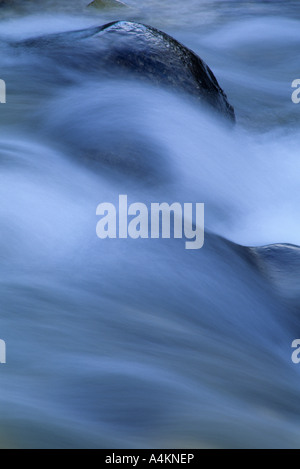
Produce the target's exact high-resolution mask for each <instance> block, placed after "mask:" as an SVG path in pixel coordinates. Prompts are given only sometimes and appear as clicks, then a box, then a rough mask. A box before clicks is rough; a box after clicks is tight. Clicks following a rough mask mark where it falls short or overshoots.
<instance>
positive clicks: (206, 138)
mask: <svg viewBox="0 0 300 469" xmlns="http://www.w3.org/2000/svg"><path fill="white" fill-rule="evenodd" d="M12 3H13V2H12ZM16 3H17V4H16V5H14V4H13V5H12V7H11V8H8V9H1V10H0V13H1V15H2V16H1V20H0V36H1V50H0V64H1V66H0V78H2V79H4V80H5V81H6V84H7V104H5V105H4V104H1V105H0V124H1V135H0V168H1V172H0V180H1V184H0V196H1V205H0V227H1V231H0V233H1V234H0V295H1V296H0V298H1V300H0V338H2V339H4V340H5V341H6V345H7V363H6V364H5V365H0V382H1V387H0V408H1V419H0V445H1V446H2V447H25V448H32V447H34V448H47V447H58V448H66V447H68V448H69V447H72V448H76V447H83V448H88V447H92V448H118V447H122V448H148V447H149V448H167V447H169V448H171V447H172V448H174V447H178V448H179V447H189V448H197V447H225V448H226V447H235V448H240V447H284V448H290V447H299V446H300V427H299V424H300V404H299V399H298V394H299V392H300V368H298V367H297V365H295V364H293V363H292V361H291V352H292V350H291V342H292V340H293V339H295V338H298V337H299V335H300V323H299V320H298V311H299V281H298V280H297V276H298V275H299V268H297V264H296V266H295V265H294V264H293V263H294V262H297V256H298V252H297V249H294V251H295V253H293V252H294V251H293V250H292V256H291V257H290V258H288V260H289V262H288V261H287V260H286V258H284V259H283V260H282V261H281V260H280V259H279V260H278V262H279V267H278V266H277V267H276V275H277V277H276V279H277V280H276V282H275V283H274V282H272V279H270V278H269V276H267V275H265V274H264V273H262V270H261V269H260V270H259V269H257V268H256V266H255V265H254V263H253V262H252V261H251V259H250V258H249V252H248V251H246V250H245V249H242V248H240V247H239V246H237V245H242V246H263V245H266V244H271V243H290V244H294V245H299V244H300V218H299V206H300V192H299V174H300V160H299V145H300V133H299V128H298V125H297V122H298V119H299V114H300V105H299V107H298V106H297V105H295V104H293V103H292V101H291V92H292V89H291V83H292V81H293V80H294V79H296V78H300V68H299V67H300V66H299V67H298V63H300V62H299V60H298V59H299V46H300V8H299V2H297V1H285V2H277V1H265V2H262V1H227V2H225V1H211V2H206V1H200V0H197V1H196V0H185V1H184V2H182V1H178V0H176V1H175V0H172V1H171V0H164V1H161V0H160V1H157V0H155V1H154V0H151V1H146V0H139V1H135V0H130V1H129V0H128V2H127V5H128V8H125V7H124V8H120V9H113V10H94V9H92V8H86V4H87V3H88V2H85V1H75V0H74V1H73V2H70V1H59V2H58V1H48V2H46V1H44V2H39V1H36V2H35V1H31V2H23V3H22V2H19V3H18V2H16ZM117 19H131V20H134V21H138V22H143V23H146V24H150V25H152V26H155V27H157V28H159V29H162V30H163V31H165V32H167V33H169V34H170V35H172V36H173V37H175V38H176V39H177V40H179V41H180V42H182V43H183V44H185V45H186V46H188V47H189V48H191V49H192V50H194V51H195V52H196V53H197V54H199V55H200V57H201V58H202V59H203V60H205V62H206V63H207V64H208V65H209V66H210V67H211V69H212V70H213V72H214V74H215V75H216V77H217V79H218V81H219V83H220V85H221V86H222V88H223V89H224V90H225V92H226V94H227V96H228V99H229V101H230V102H231V104H232V105H233V106H234V107H235V111H236V118H237V124H236V126H235V127H234V128H228V126H227V125H226V123H224V122H223V120H221V119H220V118H218V117H216V116H215V115H214V114H212V113H211V112H210V111H209V110H208V109H205V108H202V107H200V106H197V105H196V104H195V103H193V102H191V101H190V100H189V98H188V97H184V96H182V95H179V94H176V93H172V92H171V91H168V90H165V89H159V88H157V87H154V86H151V85H150V84H143V83H141V82H135V81H133V80H126V79H124V78H122V77H121V76H120V77H118V76H113V77H109V78H107V77H102V78H101V77H99V78H97V77H95V76H90V75H88V74H87V73H86V72H85V67H84V66H81V64H80V63H78V69H76V68H75V69H74V68H73V69H68V70H66V68H64V67H63V64H61V62H60V61H59V57H58V60H57V62H55V61H53V62H51V64H49V62H48V61H47V60H46V58H44V57H43V55H40V56H39V55H36V54H33V53H32V52H31V51H30V50H28V51H26V50H25V51H24V50H22V51H20V50H16V49H15V48H14V47H12V46H11V43H12V42H14V41H20V40H23V39H26V38H31V37H36V36H39V35H41V34H46V33H52V32H64V31H70V30H76V29H82V28H87V27H89V26H96V25H101V24H104V23H107V22H109V21H113V20H117ZM74 47H76V44H74ZM297 67H298V68H297ZM97 154H100V155H109V161H110V165H104V166H101V165H100V166H99V165H97V164H93V163H91V160H92V159H93V155H97ZM119 194H128V199H129V202H130V203H131V202H136V201H139V202H143V203H146V204H150V203H151V202H163V201H166V202H169V203H171V202H174V201H177V202H180V203H184V202H194V203H195V202H204V203H205V226H206V239H205V244H204V247H203V248H202V249H200V250H198V251H187V250H185V249H184V240H178V239H177V240H174V239H173V240H172V239H171V240H151V239H148V240H145V239H139V240H133V239H127V240H124V239H121V240H117V239H115V240H114V239H107V240H100V239H98V238H97V237H96V231H95V229H96V223H97V217H96V207H97V205H98V204H99V203H101V202H112V203H114V204H117V201H118V195H119ZM235 243H236V244H235ZM275 261H276V260H275ZM262 262H263V261H262ZM280 262H281V264H280ZM298 262H299V261H298ZM290 266H293V268H292V267H290ZM298 267H299V264H298ZM273 280H274V279H273ZM298 366H300V365H298Z"/></svg>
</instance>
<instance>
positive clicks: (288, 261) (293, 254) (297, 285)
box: [248, 244, 300, 301]
mask: <svg viewBox="0 0 300 469" xmlns="http://www.w3.org/2000/svg"><path fill="white" fill-rule="evenodd" d="M248 252H249V253H250V254H251V255H252V260H253V263H254V264H255V265H256V267H258V269H259V270H260V272H261V273H262V274H263V275H264V276H265V277H267V278H268V279H269V280H270V282H271V283H272V284H273V286H274V287H275V288H276V290H277V292H278V293H280V294H281V295H283V296H285V297H286V298H289V299H293V300H298V301H299V300H300V282H299V277H300V247H299V246H295V245H293V244H271V245H267V246H260V247H253V248H248Z"/></svg>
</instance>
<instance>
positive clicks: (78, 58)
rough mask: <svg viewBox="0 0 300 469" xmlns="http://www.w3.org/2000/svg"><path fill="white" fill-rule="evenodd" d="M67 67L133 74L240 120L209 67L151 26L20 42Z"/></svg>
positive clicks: (121, 25) (125, 25) (117, 26)
mask: <svg viewBox="0 0 300 469" xmlns="http://www.w3.org/2000/svg"><path fill="white" fill-rule="evenodd" d="M18 45H21V46H22V47H26V48H28V47H30V48H33V49H35V50H36V51H37V52H38V53H42V54H43V55H44V56H46V57H50V58H52V59H54V60H55V61H56V62H57V61H59V62H60V64H61V65H62V66H73V67H75V68H76V69H77V70H80V69H81V70H82V71H84V73H85V74H86V73H87V72H97V73H99V72H101V73H103V74H112V73H113V76H116V74H117V76H120V74H122V73H125V74H128V72H129V73H130V74H131V75H132V76H134V77H137V78H139V79H144V80H145V79H146V80H148V81H150V82H151V83H154V84H156V85H160V86H168V87H171V88H172V89H174V90H176V91H177V92H178V91H182V92H186V93H188V94H190V95H192V96H194V97H195V98H197V99H198V100H199V101H200V102H203V103H207V104H209V105H210V106H212V107H213V108H214V109H216V110H218V111H219V112H221V113H222V114H224V115H226V116H227V117H229V118H230V119H231V120H234V119H235V116H234V110H233V107H232V106H231V105H230V104H229V102H228V101H227V97H226V95H225V93H224V91H223V90H222V89H221V87H220V86H219V84H218V82H217V80H216V78H215V76H214V74H213V73H212V71H211V70H210V68H209V67H208V66H207V65H206V64H205V63H204V62H203V61H202V60H201V59H200V58H199V57H198V56H197V55H196V54H195V53H194V52H192V51H191V50H190V49H188V48H186V47H185V46H183V45H182V44H180V43H179V42H178V41H176V40H175V39H173V38H172V37H171V36H169V35H167V34H165V33H163V32H161V31H159V30H157V29H155V28H152V27H150V26H145V25H143V24H139V23H133V22H128V21H117V22H113V23H109V24H106V25H104V26H101V27H96V28H89V29H85V30H80V31H72V32H66V33H60V34H51V35H48V36H42V37H39V38H34V39H30V40H26V41H24V42H22V43H19V44H18Z"/></svg>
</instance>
